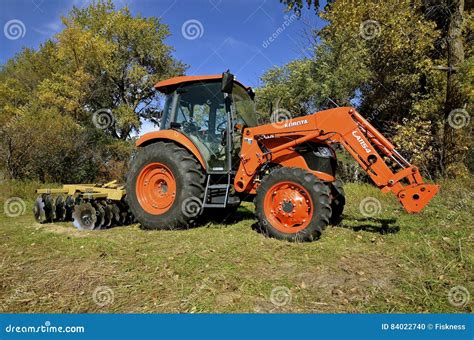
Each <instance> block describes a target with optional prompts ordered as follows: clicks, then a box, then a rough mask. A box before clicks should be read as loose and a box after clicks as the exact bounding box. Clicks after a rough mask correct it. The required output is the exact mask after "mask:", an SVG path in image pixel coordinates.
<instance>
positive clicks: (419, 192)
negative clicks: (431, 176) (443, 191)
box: [398, 184, 439, 213]
mask: <svg viewBox="0 0 474 340" xmlns="http://www.w3.org/2000/svg"><path fill="white" fill-rule="evenodd" d="M438 190H439V185H435V184H412V185H409V186H407V187H405V188H404V190H402V191H400V193H399V194H398V199H399V200H400V202H401V203H402V205H403V207H404V208H405V209H406V211H407V212H409V213H417V212H420V211H421V210H422V209H423V208H424V207H425V205H427V204H428V203H429V202H430V201H431V199H432V198H433V197H434V196H435V195H436V193H437V192H438Z"/></svg>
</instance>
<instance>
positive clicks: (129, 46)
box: [43, 0, 185, 140]
mask: <svg viewBox="0 0 474 340" xmlns="http://www.w3.org/2000/svg"><path fill="white" fill-rule="evenodd" d="M63 23H64V25H65V26H66V28H65V29H64V30H63V31H62V32H61V33H59V34H58V36H57V39H58V58H59V60H60V62H62V64H63V65H64V66H65V67H66V69H67V70H66V76H65V77H64V75H63V74H61V76H60V77H57V78H55V79H51V80H50V84H48V85H47V86H45V87H44V88H43V90H44V91H45V92H48V88H51V87H53V88H54V87H56V88H58V90H57V91H54V90H53V91H50V97H52V96H58V97H65V98H64V99H65V101H66V102H69V98H68V97H69V96H70V93H71V90H72V89H71V87H72V88H76V89H77V90H79V89H80V90H81V91H79V92H83V91H84V89H86V90H87V91H86V92H85V93H83V95H82V97H81V98H74V99H76V100H74V101H75V102H76V103H77V104H78V106H79V107H82V108H83V111H84V117H83V118H86V119H89V121H90V120H91V117H92V114H93V112H95V111H97V110H106V109H107V110H111V111H112V113H113V116H114V117H113V124H111V125H110V127H108V129H107V131H108V132H110V133H111V135H112V136H114V137H116V138H119V139H123V140H125V139H127V138H129V137H130V134H131V133H132V132H134V131H135V132H136V131H138V130H139V128H140V126H141V119H145V118H149V117H150V116H151V115H153V114H156V113H157V111H158V96H159V95H158V94H157V92H156V91H155V90H154V88H153V85H154V84H155V83H156V82H157V81H159V80H162V79H164V78H169V77H171V76H175V75H180V74H182V73H183V72H184V70H185V66H184V65H183V64H182V63H181V62H179V61H177V60H176V59H174V58H173V57H172V55H171V52H172V48H171V47H170V46H168V45H166V44H165V43H164V39H165V38H166V37H167V36H169V30H168V27H167V26H166V25H163V24H161V23H160V22H159V19H158V18H155V17H151V18H143V17H141V16H136V17H133V16H132V15H131V13H130V11H129V10H128V8H127V7H125V8H123V9H121V10H118V11H117V10H115V6H114V4H113V3H112V2H111V1H110V0H109V1H107V2H98V3H97V4H96V5H91V6H89V7H87V8H84V9H79V8H74V9H73V10H72V11H71V13H70V14H69V16H68V17H66V18H63ZM51 83H53V84H51ZM54 84H55V85H56V86H54ZM51 85H53V86H51ZM61 88H64V90H65V91H63V92H61ZM44 96H46V97H48V94H44ZM85 99H86V100H87V105H84V104H83V101H84V100H85ZM63 109H64V110H65V111H70V110H69V109H70V108H69V107H63Z"/></svg>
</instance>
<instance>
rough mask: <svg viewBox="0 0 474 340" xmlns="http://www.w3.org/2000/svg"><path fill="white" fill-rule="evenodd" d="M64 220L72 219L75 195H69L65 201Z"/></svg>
mask: <svg viewBox="0 0 474 340" xmlns="http://www.w3.org/2000/svg"><path fill="white" fill-rule="evenodd" d="M64 209H65V214H64V220H65V221H72V213H73V212H74V197H72V196H70V195H68V196H67V197H66V201H65V202H64Z"/></svg>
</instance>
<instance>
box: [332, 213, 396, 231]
mask: <svg viewBox="0 0 474 340" xmlns="http://www.w3.org/2000/svg"><path fill="white" fill-rule="evenodd" d="M347 222H349V223H347ZM350 222H356V223H355V224H354V223H350ZM396 222H397V219H395V218H373V217H364V218H357V217H349V216H343V219H342V222H340V223H339V224H338V225H335V226H334V227H336V228H346V229H352V230H353V231H355V232H358V231H361V230H363V231H368V232H370V233H379V234H382V235H383V234H396V233H398V232H399V231H400V226H398V225H391V224H394V223H396Z"/></svg>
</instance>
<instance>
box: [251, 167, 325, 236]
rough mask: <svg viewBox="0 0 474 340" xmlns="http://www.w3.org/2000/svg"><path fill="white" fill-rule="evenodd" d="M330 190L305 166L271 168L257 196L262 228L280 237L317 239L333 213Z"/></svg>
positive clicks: (256, 202)
mask: <svg viewBox="0 0 474 340" xmlns="http://www.w3.org/2000/svg"><path fill="white" fill-rule="evenodd" d="M329 193H330V190H329V186H328V185H327V184H325V183H324V182H322V181H320V180H319V179H318V178H317V177H315V176H314V175H313V174H311V173H309V172H307V171H305V170H303V169H300V168H280V169H276V170H274V171H272V172H271V173H270V174H268V175H267V176H265V177H264V178H263V180H262V183H261V185H260V187H259V188H258V189H257V196H256V198H255V212H256V215H257V218H258V220H259V225H260V229H261V230H262V231H263V232H264V233H265V234H266V235H268V236H271V237H275V238H277V239H281V240H287V241H303V242H304V241H309V242H310V241H314V240H317V239H318V238H319V237H320V235H321V233H322V232H323V230H324V229H325V228H326V226H327V225H328V223H329V218H330V217H331V205H330V198H329Z"/></svg>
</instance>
